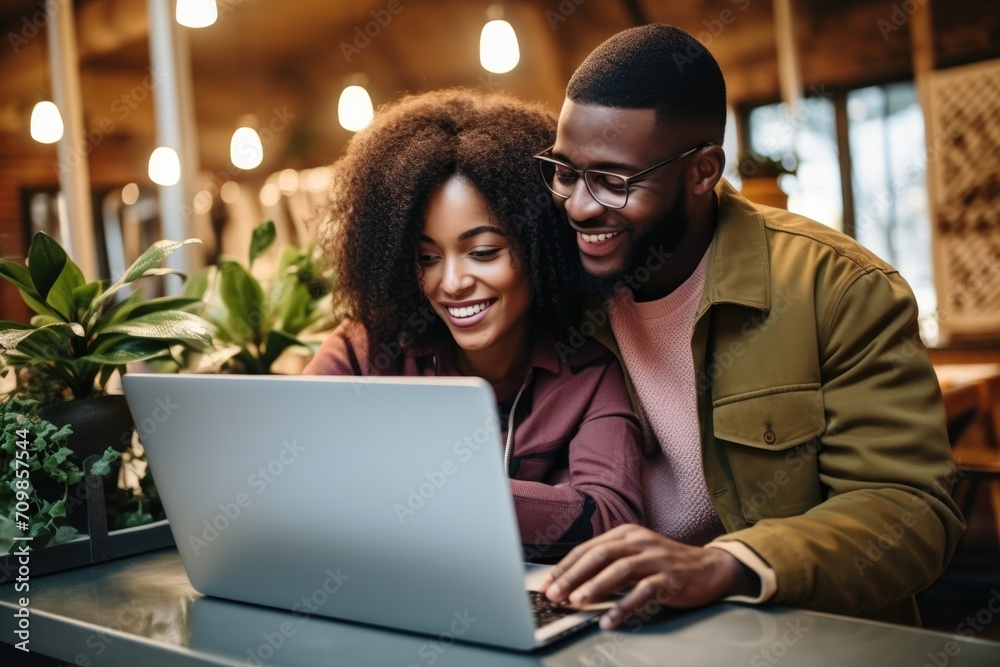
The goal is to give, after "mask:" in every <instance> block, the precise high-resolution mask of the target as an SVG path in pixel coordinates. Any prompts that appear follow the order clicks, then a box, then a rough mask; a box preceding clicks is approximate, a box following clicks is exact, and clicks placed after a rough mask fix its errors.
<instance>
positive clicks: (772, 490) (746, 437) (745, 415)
mask: <svg viewBox="0 0 1000 667" xmlns="http://www.w3.org/2000/svg"><path fill="white" fill-rule="evenodd" d="M712 412H713V414H712V421H713V428H714V431H715V438H716V440H717V441H721V442H720V444H721V445H722V446H723V449H724V450H725V452H726V455H727V456H728V458H729V464H730V468H731V470H732V475H733V479H734V484H735V487H736V492H737V493H738V494H739V498H740V506H741V508H742V510H743V516H744V518H746V520H747V521H749V522H750V523H755V522H757V521H760V520H761V519H770V518H781V517H788V516H797V515H799V514H802V513H804V512H806V511H807V510H808V509H810V508H811V507H813V506H815V505H817V504H818V503H820V502H821V501H822V499H823V493H822V488H821V485H820V481H819V466H818V463H817V458H818V455H819V449H820V441H819V436H821V435H822V434H823V433H824V432H825V431H826V418H825V412H824V409H823V395H822V392H821V391H820V385H819V384H807V385H794V386H790V387H778V388H775V389H767V390H763V391H756V392H751V393H748V394H742V395H740V396H734V397H729V398H724V399H720V400H718V401H716V402H715V403H714V404H713V408H712Z"/></svg>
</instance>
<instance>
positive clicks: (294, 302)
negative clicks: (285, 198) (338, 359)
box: [180, 220, 337, 375]
mask: <svg viewBox="0 0 1000 667" xmlns="http://www.w3.org/2000/svg"><path fill="white" fill-rule="evenodd" d="M275 236H276V233H275V227H274V222H273V221H271V220H268V221H267V222H264V223H262V224H261V225H259V226H258V227H257V228H256V229H254V231H253V235H252V237H251V241H250V248H249V262H248V264H247V266H246V267H244V266H243V265H242V264H240V263H239V262H237V261H235V260H232V259H222V260H221V261H220V262H219V263H218V265H217V266H210V267H208V268H206V269H205V270H203V271H201V272H199V273H197V274H195V275H193V276H191V278H190V279H189V280H188V281H187V283H186V284H185V288H184V296H185V297H188V298H192V299H195V300H197V301H200V302H201V304H202V306H201V308H200V309H199V310H196V311H195V312H198V313H199V314H201V315H202V317H204V318H205V319H206V320H208V321H209V322H211V323H212V324H213V325H214V326H215V328H216V331H217V336H216V350H215V353H214V354H213V355H211V359H210V360H206V359H205V358H204V357H205V355H201V358H197V357H198V355H197V353H195V354H189V355H188V358H187V359H184V360H182V361H181V362H180V363H181V364H182V366H184V367H186V368H188V369H191V368H200V369H202V370H204V369H205V368H206V366H207V367H208V370H221V371H223V372H233V373H247V374H254V375H256V374H269V373H272V372H274V371H273V368H272V367H273V365H274V363H275V361H277V359H278V357H280V356H281V354H282V353H283V352H284V351H285V350H287V349H289V348H291V347H295V346H299V347H303V348H308V349H312V350H313V351H314V347H313V346H312V345H311V344H310V342H309V341H308V340H307V339H306V337H307V336H308V335H309V334H311V333H315V332H318V331H324V330H326V329H329V328H332V327H333V326H334V325H335V324H336V320H337V318H336V316H335V314H334V313H333V309H332V294H331V292H332V289H333V285H334V278H333V276H332V274H331V273H330V272H329V271H328V270H324V269H322V268H321V259H320V256H319V251H318V249H317V248H316V246H315V244H312V243H310V244H309V245H307V246H306V247H305V248H297V247H294V246H289V247H286V248H285V249H284V250H283V251H282V253H281V256H280V258H279V261H278V266H277V271H276V274H275V277H274V279H273V280H272V281H270V284H269V285H262V284H261V282H260V281H258V280H257V278H255V277H254V276H253V275H252V273H251V270H252V268H253V264H254V261H255V260H256V259H257V258H258V257H260V256H261V255H262V254H263V253H264V252H265V251H267V250H268V249H269V248H270V247H271V246H272V245H273V244H274V241H275Z"/></svg>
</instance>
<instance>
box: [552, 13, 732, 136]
mask: <svg viewBox="0 0 1000 667" xmlns="http://www.w3.org/2000/svg"><path fill="white" fill-rule="evenodd" d="M566 97H567V98H569V99H571V100H573V101H574V102H579V103H583V104H596V105H600V106H607V107H619V108H624V109H655V110H656V118H657V122H659V123H663V122H664V121H668V120H674V121H691V120H694V121H706V122H707V123H708V124H709V131H710V132H712V133H713V134H716V136H710V137H707V138H708V139H711V140H713V141H718V142H719V143H720V144H721V142H722V136H723V133H724V132H725V129H726V82H725V80H724V79H723V76H722V70H721V69H719V63H717V62H716V61H715V58H713V57H712V54H711V53H709V52H708V49H706V48H705V47H704V45H702V44H701V42H699V41H698V40H696V39H695V38H694V37H692V36H691V35H689V34H688V33H686V32H684V31H683V30H681V29H680V28H677V27H674V26H672V25H665V24H662V23H654V24H651V25H643V26H639V27H637V28H630V29H628V30H623V31H622V32H620V33H618V34H617V35H615V36H614V37H612V38H611V39H609V40H607V41H606V42H604V43H603V44H601V45H600V46H598V47H597V48H596V49H594V51H593V53H591V54H590V55H589V56H588V57H587V59H586V60H584V61H583V64H581V65H580V67H578V68H577V70H576V72H574V73H573V77H572V78H571V79H570V80H569V85H568V86H567V87H566Z"/></svg>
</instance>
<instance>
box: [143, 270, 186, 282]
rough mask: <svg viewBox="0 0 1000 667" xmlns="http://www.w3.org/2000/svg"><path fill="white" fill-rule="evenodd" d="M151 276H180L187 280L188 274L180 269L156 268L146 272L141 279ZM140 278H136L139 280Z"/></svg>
mask: <svg viewBox="0 0 1000 667" xmlns="http://www.w3.org/2000/svg"><path fill="white" fill-rule="evenodd" d="M150 276H180V277H181V279H182V280H187V273H185V272H184V271H181V270H180V269H169V268H156V269H149V270H147V271H144V272H143V274H142V275H141V276H139V278H149V277H150ZM139 278H136V280H138V279H139Z"/></svg>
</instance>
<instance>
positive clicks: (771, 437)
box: [764, 430, 778, 445]
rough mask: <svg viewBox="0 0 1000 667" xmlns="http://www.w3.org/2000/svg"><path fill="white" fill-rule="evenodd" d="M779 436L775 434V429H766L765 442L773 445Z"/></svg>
mask: <svg viewBox="0 0 1000 667" xmlns="http://www.w3.org/2000/svg"><path fill="white" fill-rule="evenodd" d="M777 439H778V438H777V436H775V435H774V431H771V430H768V431H764V442H766V443H767V444H769V445H773V444H774V441H775V440H777Z"/></svg>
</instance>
